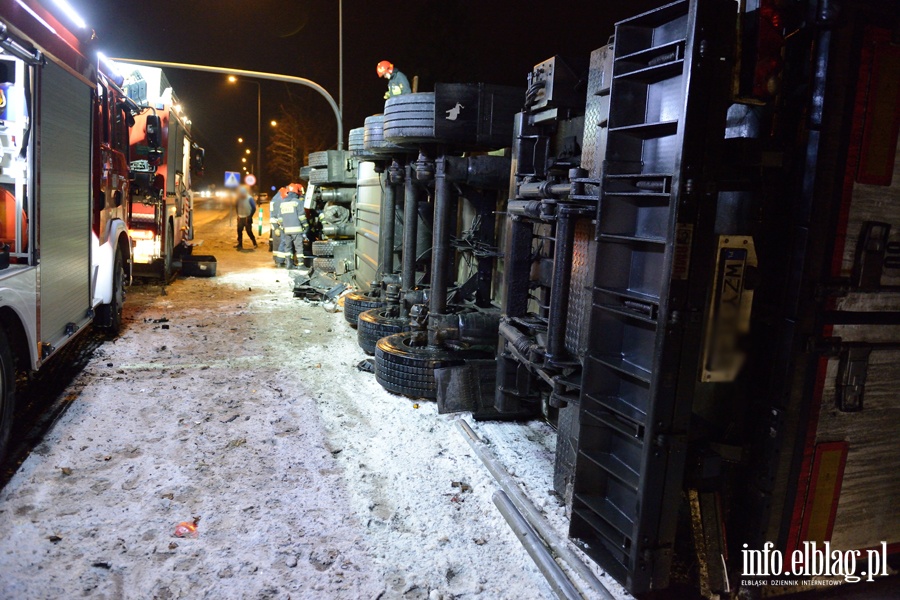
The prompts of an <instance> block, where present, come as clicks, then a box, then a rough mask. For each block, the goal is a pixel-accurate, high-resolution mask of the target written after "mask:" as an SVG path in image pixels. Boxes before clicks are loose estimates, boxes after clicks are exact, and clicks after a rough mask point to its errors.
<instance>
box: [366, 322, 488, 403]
mask: <svg viewBox="0 0 900 600" xmlns="http://www.w3.org/2000/svg"><path fill="white" fill-rule="evenodd" d="M492 356H493V354H492V353H490V352H486V351H481V350H471V349H468V348H465V347H462V348H459V349H454V350H450V349H445V348H432V347H430V346H429V345H428V334H426V333H424V332H421V331H409V332H406V333H395V334H394V335H391V336H388V337H386V338H382V339H380V340H378V343H377V344H376V345H375V379H376V381H378V383H379V384H381V387H383V388H384V389H386V390H387V391H389V392H393V393H395V394H400V395H402V396H409V397H411V398H432V399H433V398H435V397H436V396H437V384H436V382H435V379H434V370H435V369H441V368H444V367H453V366H457V365H461V364H463V363H464V362H465V361H466V359H474V358H491V357H492Z"/></svg>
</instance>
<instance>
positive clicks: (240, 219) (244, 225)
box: [234, 185, 259, 250]
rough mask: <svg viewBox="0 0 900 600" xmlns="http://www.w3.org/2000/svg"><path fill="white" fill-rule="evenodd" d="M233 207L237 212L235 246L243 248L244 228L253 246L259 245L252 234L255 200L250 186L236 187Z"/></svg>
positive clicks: (239, 248)
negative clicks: (235, 198)
mask: <svg viewBox="0 0 900 600" xmlns="http://www.w3.org/2000/svg"><path fill="white" fill-rule="evenodd" d="M234 209H235V212H237V244H236V245H235V248H237V249H238V250H243V249H244V230H246V231H247V235H248V236H250V241H251V242H252V243H253V247H254V248H256V247H257V246H258V245H259V244H257V243H256V237H255V236H254V235H253V213H255V212H256V201H255V200H254V199H253V194H251V193H250V188H248V187H247V186H246V185H242V186H241V187H239V188H238V191H237V200H236V201H235V204H234Z"/></svg>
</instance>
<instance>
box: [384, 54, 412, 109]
mask: <svg viewBox="0 0 900 600" xmlns="http://www.w3.org/2000/svg"><path fill="white" fill-rule="evenodd" d="M375 72H376V73H378V76H379V77H384V78H385V79H387V80H388V90H387V91H386V92H385V93H384V99H385V100H387V99H388V98H392V97H394V96H401V95H403V94H409V93H410V92H412V88H410V86H409V79H407V77H406V75H404V74H403V73H402V72H400V71H399V70H398V69H395V68H394V65H393V64H391V63H390V62H389V61H386V60H383V61H381V62H380V63H378V65H377V66H376V67H375Z"/></svg>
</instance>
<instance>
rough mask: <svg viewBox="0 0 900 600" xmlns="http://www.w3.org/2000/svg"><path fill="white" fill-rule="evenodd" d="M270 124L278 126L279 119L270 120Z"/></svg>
mask: <svg viewBox="0 0 900 600" xmlns="http://www.w3.org/2000/svg"><path fill="white" fill-rule="evenodd" d="M269 125H271V126H272V127H278V121H269Z"/></svg>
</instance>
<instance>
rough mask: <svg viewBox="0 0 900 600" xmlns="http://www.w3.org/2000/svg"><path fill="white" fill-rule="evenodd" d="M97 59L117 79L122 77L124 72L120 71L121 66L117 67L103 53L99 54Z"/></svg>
mask: <svg viewBox="0 0 900 600" xmlns="http://www.w3.org/2000/svg"><path fill="white" fill-rule="evenodd" d="M97 57H98V58H99V59H100V62H102V63H103V64H104V65H106V68H107V69H109V70H110V71H111V72H112V74H113V75H115V76H116V77H122V71H120V70H119V65H117V64H116V63H115V62H114V61H112V60H110V59H109V58H108V57H107V56H106V55H105V54H103V53H102V52H98V53H97Z"/></svg>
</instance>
